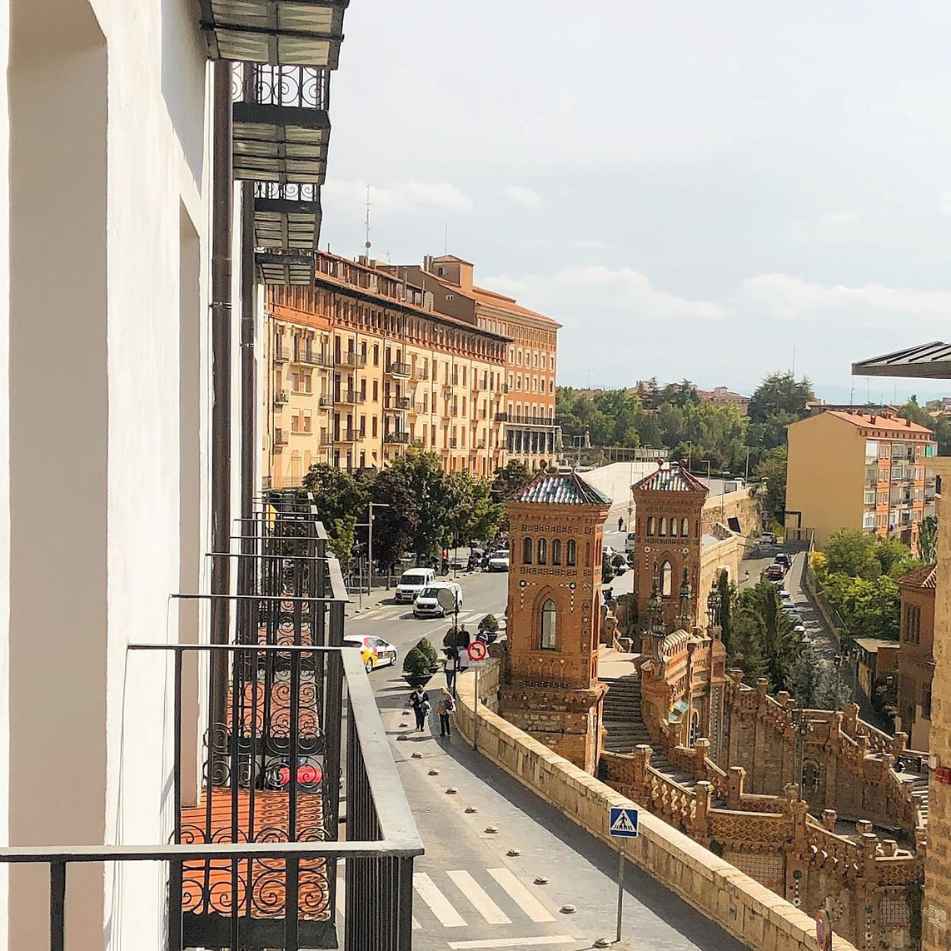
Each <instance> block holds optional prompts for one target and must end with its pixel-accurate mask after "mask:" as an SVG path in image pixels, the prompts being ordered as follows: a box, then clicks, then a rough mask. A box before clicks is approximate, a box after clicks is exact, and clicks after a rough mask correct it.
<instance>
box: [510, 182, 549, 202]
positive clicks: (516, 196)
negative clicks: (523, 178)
mask: <svg viewBox="0 0 951 951" xmlns="http://www.w3.org/2000/svg"><path fill="white" fill-rule="evenodd" d="M504 194H505V197H506V198H507V199H508V200H509V201H510V202H512V204H513V205H519V206H520V207H522V208H541V207H543V206H544V204H545V199H544V198H542V196H541V195H539V194H538V192H537V191H535V190H534V189H533V188H527V187H526V186H524V185H508V186H506V188H505V191H504Z"/></svg>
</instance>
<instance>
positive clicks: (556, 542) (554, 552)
mask: <svg viewBox="0 0 951 951" xmlns="http://www.w3.org/2000/svg"><path fill="white" fill-rule="evenodd" d="M551 563H552V564H553V565H560V564H561V539H559V538H553V539H552V542H551Z"/></svg>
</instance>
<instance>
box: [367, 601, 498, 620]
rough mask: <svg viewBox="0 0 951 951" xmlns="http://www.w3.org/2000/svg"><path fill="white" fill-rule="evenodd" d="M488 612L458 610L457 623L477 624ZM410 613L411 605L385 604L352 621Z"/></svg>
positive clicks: (388, 618)
mask: <svg viewBox="0 0 951 951" xmlns="http://www.w3.org/2000/svg"><path fill="white" fill-rule="evenodd" d="M489 613H491V612H489V611H468V612H466V613H465V614H463V613H461V612H460V614H459V623H460V624H467V625H477V624H478V623H479V621H481V620H482V618H484V617H485V616H486V614H489ZM496 613H498V614H501V613H502V611H501V610H499V611H498V612H496ZM412 614H413V608H412V605H409V604H404V605H401V606H399V607H397V606H396V605H392V604H386V605H383V606H381V607H378V608H372V609H370V610H369V611H365V612H363V613H362V614H356V615H354V617H353V620H354V621H379V622H386V621H398V620H399V619H400V618H403V617H407V616H409V617H412ZM433 620H435V621H437V622H439V621H442V622H445V621H451V620H452V618H451V617H448V618H434V619H433Z"/></svg>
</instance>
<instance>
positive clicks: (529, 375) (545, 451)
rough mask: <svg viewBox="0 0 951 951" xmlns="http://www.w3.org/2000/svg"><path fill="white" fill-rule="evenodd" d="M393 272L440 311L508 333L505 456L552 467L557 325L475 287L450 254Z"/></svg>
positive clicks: (557, 442) (465, 267)
mask: <svg viewBox="0 0 951 951" xmlns="http://www.w3.org/2000/svg"><path fill="white" fill-rule="evenodd" d="M394 272H395V273H397V274H399V275H400V276H403V277H405V278H406V279H407V280H411V281H414V282H416V283H418V284H419V285H420V286H422V287H423V288H424V289H425V291H426V292H427V293H428V294H429V295H431V297H432V300H433V307H434V308H435V309H436V310H438V311H439V312H440V313H445V314H450V315H452V316H455V317H457V318H458V319H459V320H464V321H466V322H470V323H475V324H476V325H477V326H479V327H481V328H483V329H485V330H490V331H492V332H494V333H499V334H502V335H503V336H505V337H508V338H509V340H510V343H509V344H508V347H507V349H506V353H505V361H506V368H505V387H506V389H505V406H504V408H503V410H502V412H503V413H504V415H503V416H502V418H500V419H499V422H500V423H501V424H502V427H503V434H504V440H505V454H506V459H518V460H521V461H522V462H524V463H525V464H526V465H528V467H529V468H530V469H533V470H534V469H538V468H539V467H540V466H542V465H543V464H544V465H547V466H551V465H554V464H555V463H556V462H557V459H558V456H559V454H560V452H561V429H560V427H559V426H558V425H557V421H556V420H555V373H556V369H557V358H558V330H559V328H560V326H561V325H560V324H558V323H557V322H556V321H554V320H552V319H551V318H550V317H546V316H545V315H544V314H540V313H538V312H536V311H533V310H529V309H528V308H527V307H523V306H522V305H521V304H519V303H518V302H517V301H516V300H515V298H513V297H508V296H506V295H505V294H500V293H497V292H496V291H491V290H488V289H486V288H484V287H479V286H477V285H476V284H475V283H474V276H475V267H474V265H473V264H471V263H470V262H469V261H465V260H463V259H462V258H459V257H456V256H455V255H452V254H446V255H441V256H439V257H429V256H427V257H426V258H424V260H423V264H422V266H421V267H420V266H416V265H410V266H400V267H398V268H396V269H394Z"/></svg>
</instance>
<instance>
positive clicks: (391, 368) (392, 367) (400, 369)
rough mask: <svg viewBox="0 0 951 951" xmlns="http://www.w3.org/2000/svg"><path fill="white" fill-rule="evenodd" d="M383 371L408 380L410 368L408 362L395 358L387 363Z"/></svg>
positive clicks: (399, 378)
mask: <svg viewBox="0 0 951 951" xmlns="http://www.w3.org/2000/svg"><path fill="white" fill-rule="evenodd" d="M384 372H385V373H387V374H389V375H390V376H392V377H395V378H396V379H397V380H408V379H409V377H410V373H411V368H410V365H409V364H408V363H403V362H402V361H400V360H395V361H393V362H392V363H389V364H387V366H386V370H385V371H384Z"/></svg>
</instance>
